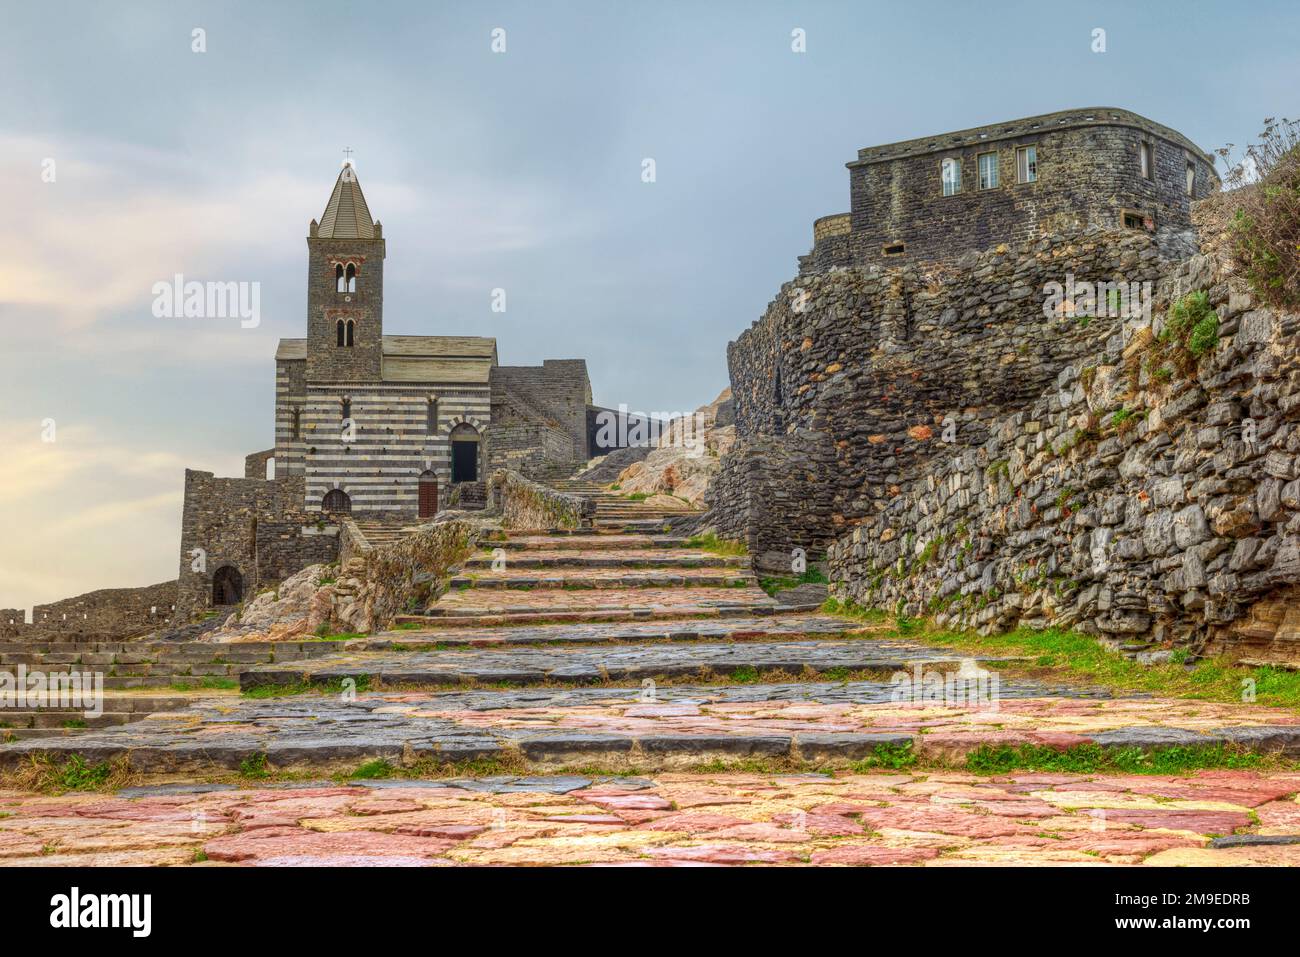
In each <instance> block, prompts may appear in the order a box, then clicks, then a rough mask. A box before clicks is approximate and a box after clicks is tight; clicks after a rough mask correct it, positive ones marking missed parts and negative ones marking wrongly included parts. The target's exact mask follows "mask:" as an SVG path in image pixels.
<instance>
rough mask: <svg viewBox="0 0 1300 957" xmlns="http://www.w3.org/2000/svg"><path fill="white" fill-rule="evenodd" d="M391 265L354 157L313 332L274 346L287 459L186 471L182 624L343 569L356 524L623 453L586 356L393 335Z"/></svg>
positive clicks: (313, 254)
mask: <svg viewBox="0 0 1300 957" xmlns="http://www.w3.org/2000/svg"><path fill="white" fill-rule="evenodd" d="M386 254H387V247H386V244H385V240H384V230H383V224H382V223H381V222H379V221H378V220H376V219H375V218H374V217H373V216H372V215H371V212H370V207H369V204H368V203H367V202H366V197H365V194H364V193H363V192H362V190H361V183H360V181H359V180H358V178H357V172H356V168H355V166H354V165H353V164H352V162H351V161H350V160H348V161H345V162H344V164H343V167H342V169H341V170H340V172H339V174H338V178H337V179H336V180H335V183H334V188H333V190H332V191H331V193H330V196H329V200H328V201H327V202H326V204H325V211H324V212H323V213H322V214H321V217H320V219H319V221H317V220H315V219H313V220H312V221H311V223H310V225H309V226H308V231H307V295H306V306H307V309H306V311H307V323H306V325H307V329H306V333H307V334H306V336H305V337H304V338H294V339H281V340H280V342H279V346H278V348H277V349H276V354H275V445H274V447H273V448H269V449H266V450H264V451H261V452H254V453H252V454H251V455H249V456H247V457H246V459H245V469H244V477H243V478H218V477H216V476H214V475H213V473H211V472H201V471H194V470H187V471H186V476H185V504H184V512H183V519H182V531H181V555H180V577H179V587H178V601H177V619H176V620H178V621H183V620H185V619H186V618H187V617H188V616H190V615H193V614H195V613H196V612H200V611H202V610H203V609H204V608H207V607H209V606H219V605H229V604H236V603H238V602H239V601H241V600H243V599H244V598H245V597H247V596H248V595H249V594H251V593H252V591H254V590H256V589H258V588H262V587H267V586H268V585H271V584H274V583H276V582H279V581H281V580H282V579H284V578H287V577H289V576H290V575H292V574H293V573H294V572H296V571H298V570H300V569H301V568H303V567H305V566H307V565H309V564H313V563H316V562H329V561H334V560H336V559H337V557H338V532H339V522H340V521H342V520H344V518H345V517H350V518H351V519H352V520H355V521H358V522H366V523H369V524H371V525H372V526H373V525H376V524H377V525H387V526H390V527H399V526H401V525H407V524H410V523H412V522H414V521H418V520H420V519H429V518H431V517H433V516H434V515H436V513H437V512H438V511H439V510H441V509H444V508H449V507H460V508H465V507H469V508H474V507H481V506H482V504H483V503H484V501H485V499H486V487H485V482H486V478H487V476H488V475H490V474H491V473H492V472H493V471H496V470H497V469H501V468H509V469H513V470H515V471H517V472H520V473H521V474H523V475H526V476H528V477H529V478H532V479H535V480H537V481H550V480H555V479H560V478H563V477H566V476H569V475H572V474H573V473H574V471H575V470H577V469H579V468H580V467H581V466H582V465H583V464H584V463H585V462H586V461H587V460H588V459H590V458H591V457H593V456H596V455H601V454H604V453H605V452H607V451H609V450H610V449H611V448H614V447H617V445H616V444H614V445H611V444H609V442H610V441H611V440H610V439H609V438H608V437H606V436H605V435H604V434H599V430H598V429H597V426H596V423H597V422H598V421H603V419H602V418H601V415H602V413H606V412H607V411H608V410H604V409H600V408H598V407H596V406H593V405H592V395H591V381H590V379H589V378H588V375H587V364H586V362H585V360H582V359H547V360H544V361H543V362H542V364H541V365H540V366H503V365H500V364H499V363H498V361H497V344H496V340H495V339H493V338H490V337H482V336H423V335H406V334H395V335H387V334H385V328H384V260H385V258H386ZM417 322H418V320H415V319H414V318H412V319H410V320H408V321H407V326H408V328H409V326H411V325H415V324H416V323H417ZM606 417H607V416H606ZM612 441H613V442H615V443H617V442H618V439H613V440H612Z"/></svg>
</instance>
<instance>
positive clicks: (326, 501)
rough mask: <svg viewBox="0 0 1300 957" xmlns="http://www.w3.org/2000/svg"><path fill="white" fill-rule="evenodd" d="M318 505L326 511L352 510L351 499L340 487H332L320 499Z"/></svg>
mask: <svg viewBox="0 0 1300 957" xmlns="http://www.w3.org/2000/svg"><path fill="white" fill-rule="evenodd" d="M320 507H321V508H322V509H324V510H325V511H327V512H350V511H352V499H351V498H350V497H349V496H348V493H347V492H345V491H343V489H341V488H332V489H330V490H329V491H328V492H326V493H325V497H324V498H323V499H321V503H320Z"/></svg>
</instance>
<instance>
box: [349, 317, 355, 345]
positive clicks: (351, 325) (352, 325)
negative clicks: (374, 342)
mask: <svg viewBox="0 0 1300 957" xmlns="http://www.w3.org/2000/svg"><path fill="white" fill-rule="evenodd" d="M356 331H357V324H356V322H354V321H353V320H351V319H349V320H348V329H347V344H348V346H353V345H356Z"/></svg>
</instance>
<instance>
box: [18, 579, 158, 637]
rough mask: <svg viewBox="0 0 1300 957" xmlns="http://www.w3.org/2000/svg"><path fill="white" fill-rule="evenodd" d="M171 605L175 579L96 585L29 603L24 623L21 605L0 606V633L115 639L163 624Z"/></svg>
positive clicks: (134, 634) (134, 635)
mask: <svg viewBox="0 0 1300 957" xmlns="http://www.w3.org/2000/svg"><path fill="white" fill-rule="evenodd" d="M175 607H176V582H174V581H170V582H159V583H158V584H156V585H145V586H142V587H140V588H102V589H99V590H97V591H92V592H87V593H86V594H84V595H77V596H75V597H73V598H64V599H62V600H60V601H55V602H50V603H49V604H45V605H36V606H34V607H33V608H32V622H31V624H27V623H26V621H27V619H26V613H25V612H23V611H22V610H21V609H17V608H14V609H6V610H4V611H0V635H2V636H5V637H22V638H31V639H33V640H35V639H37V638H43V637H52V636H55V635H57V636H59V637H60V638H62V639H63V640H69V641H117V640H121V639H125V638H134V637H136V636H138V635H143V634H146V633H148V632H151V631H156V630H157V629H159V628H162V627H164V626H166V625H167V624H168V623H169V622H170V621H171V619H172V616H173V612H174V610H175Z"/></svg>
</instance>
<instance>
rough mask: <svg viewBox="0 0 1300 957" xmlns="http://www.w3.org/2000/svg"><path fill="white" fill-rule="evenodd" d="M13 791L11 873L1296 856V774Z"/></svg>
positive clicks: (1284, 859) (9, 800)
mask: <svg viewBox="0 0 1300 957" xmlns="http://www.w3.org/2000/svg"><path fill="white" fill-rule="evenodd" d="M195 790H196V789H194V788H192V787H187V786H185V785H173V786H162V787H146V788H138V789H132V790H129V791H124V792H121V793H118V794H116V795H113V796H104V795H87V794H69V795H63V796H59V797H48V796H44V795H40V794H33V793H28V792H21V791H0V865H7V866H25V865H26V866H31V865H37V866H60V865H75V864H80V865H113V864H115V865H146V864H153V865H158V864H166V865H194V864H201V865H202V866H221V865H231V864H241V865H256V866H302V865H354V866H388V867H392V866H439V865H443V866H445V865H453V864H459V865H501V864H528V865H536V864H564V865H583V864H587V865H623V866H638V867H654V866H684V865H693V866H700V865H786V866H800V865H812V866H818V867H825V866H837V865H872V866H891V865H899V866H924V867H944V866H953V865H958V866H974V865H1007V864H1032V865H1036V866H1044V865H1075V866H1107V865H1143V864H1145V865H1197V866H1241V865H1278V866H1297V865H1300V843H1297V841H1298V840H1300V838H1297V837H1296V835H1297V834H1300V803H1297V800H1296V793H1297V791H1300V774H1294V773H1287V774H1282V773H1274V774H1263V773H1256V772H1250V771H1204V772H1201V773H1199V774H1196V775H1194V776H1191V777H1160V776H1146V775H1141V776H1122V775H1108V776H1105V775H1104V776H1084V775H1073V774H1013V775H1007V776H1002V777H977V776H974V775H970V774H955V773H942V774H911V773H889V772H879V773H872V774H839V775H835V776H828V775H816V774H812V775H810V774H801V775H758V774H671V773H665V774H657V775H654V776H651V777H643V778H604V779H601V778H593V777H559V778H510V777H496V778H478V779H462V780H451V781H383V782H363V783H361V784H357V785H349V786H339V785H336V784H333V783H330V782H322V783H316V784H312V783H307V784H305V785H294V786H290V787H261V788H251V789H245V790H240V789H235V788H233V787H231V786H229V785H207V786H200V787H199V788H198V789H197V790H198V791H199V793H194V792H195Z"/></svg>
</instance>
